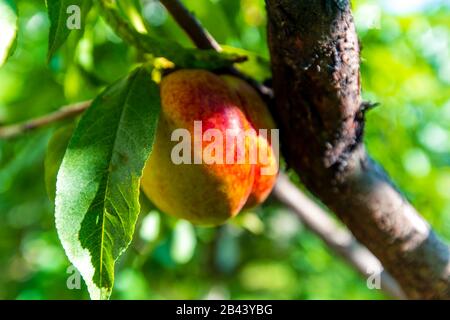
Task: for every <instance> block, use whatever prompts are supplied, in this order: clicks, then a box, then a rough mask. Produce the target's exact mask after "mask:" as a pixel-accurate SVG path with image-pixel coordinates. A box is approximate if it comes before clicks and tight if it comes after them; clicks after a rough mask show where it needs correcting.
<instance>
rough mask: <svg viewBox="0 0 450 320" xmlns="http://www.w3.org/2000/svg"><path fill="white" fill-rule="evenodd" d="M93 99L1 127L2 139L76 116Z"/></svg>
mask: <svg viewBox="0 0 450 320" xmlns="http://www.w3.org/2000/svg"><path fill="white" fill-rule="evenodd" d="M91 102H92V101H90V100H89V101H83V102H79V103H75V104H71V105H67V106H63V107H61V108H60V109H59V110H57V111H55V112H53V113H49V114H47V115H44V116H42V117H40V118H36V119H31V120H28V121H25V122H22V123H18V124H13V125H9V126H4V127H0V139H11V138H14V137H17V136H19V135H21V134H24V133H26V132H29V131H32V130H35V129H38V128H41V127H45V126H47V125H50V124H52V123H54V122H58V121H61V120H64V119H69V118H73V117H76V116H77V115H79V114H80V113H82V112H83V111H84V110H86V109H87V108H88V107H89V106H90V105H91Z"/></svg>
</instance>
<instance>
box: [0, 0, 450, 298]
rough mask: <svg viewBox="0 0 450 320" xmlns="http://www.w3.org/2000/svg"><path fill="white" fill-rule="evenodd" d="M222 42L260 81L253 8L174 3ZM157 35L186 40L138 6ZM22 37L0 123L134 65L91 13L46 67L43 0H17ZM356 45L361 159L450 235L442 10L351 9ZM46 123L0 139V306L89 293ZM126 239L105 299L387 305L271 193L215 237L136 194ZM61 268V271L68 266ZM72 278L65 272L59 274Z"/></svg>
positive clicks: (448, 70) (449, 116) (362, 0)
mask: <svg viewBox="0 0 450 320" xmlns="http://www.w3.org/2000/svg"><path fill="white" fill-rule="evenodd" d="M184 2H185V3H186V4H187V6H188V7H189V8H190V9H191V10H193V11H194V12H195V14H196V16H197V17H198V18H199V19H200V20H201V21H202V23H203V24H204V25H205V27H207V28H208V30H209V31H210V32H211V33H212V34H213V35H214V37H216V38H217V40H218V41H219V42H220V43H221V44H224V45H227V46H230V47H236V48H242V49H245V50H248V51H251V52H254V53H255V54H256V56H257V57H258V58H257V59H253V60H252V62H250V63H248V65H247V69H248V70H250V71H251V73H252V75H253V76H254V77H255V78H257V79H259V80H263V79H265V78H267V77H269V76H270V73H269V70H268V68H267V66H268V63H267V60H268V59H269V56H268V50H267V45H266V31H265V28H266V16H265V11H264V1H263V0H195V1H193V0H188V1H184ZM143 3H144V4H143V8H144V9H143V13H144V16H145V17H146V19H147V22H148V23H149V25H151V27H152V32H153V33H154V34H156V35H159V36H163V37H166V38H171V39H173V40H176V41H178V42H180V43H182V44H183V45H185V46H191V43H190V42H189V40H188V39H187V37H186V36H185V35H184V33H183V32H182V31H181V30H180V29H179V28H178V27H177V25H176V24H175V23H174V21H173V20H172V19H171V18H170V17H169V15H168V13H167V12H166V11H165V9H164V8H163V7H162V6H161V5H160V4H159V2H157V1H143ZM17 5H18V9H19V13H20V15H19V36H18V44H17V48H16V51H15V53H14V55H13V56H12V57H11V58H10V59H9V61H8V62H7V63H6V65H4V66H3V67H1V68H0V124H8V123H14V122H17V121H22V120H25V119H29V118H32V117H36V116H39V115H43V114H45V113H48V112H50V111H54V110H56V109H57V108H58V107H59V106H61V105H64V104H67V103H71V102H77V101H81V100H85V99H90V98H93V97H94V96H96V95H97V94H98V93H99V92H100V91H101V89H102V88H104V86H105V85H107V84H110V83H112V82H113V81H115V80H116V79H118V78H119V77H122V76H124V75H125V74H127V73H128V72H129V71H130V70H132V69H133V67H134V66H135V64H134V62H135V61H136V60H135V59H136V55H137V54H136V52H135V51H134V50H133V49H131V48H130V47H129V46H127V45H125V44H124V43H123V42H122V41H121V40H120V39H119V38H118V37H117V36H115V35H114V33H113V32H112V31H111V30H110V29H109V28H108V27H107V26H106V24H105V23H104V22H103V21H102V20H101V19H99V18H98V14H97V13H96V12H95V11H93V12H91V14H90V15H89V16H88V17H87V31H86V33H85V34H84V36H83V38H82V40H81V42H79V44H78V46H75V45H74V44H75V43H76V41H75V40H76V39H75V37H72V36H71V37H69V40H68V42H67V43H66V44H65V45H64V46H63V47H62V48H61V49H60V50H59V51H58V53H57V54H56V55H55V56H54V57H53V58H52V59H51V61H50V62H49V64H47V41H48V29H49V21H48V17H47V13H46V9H45V6H44V1H37V0H34V1H30V0H28V1H24V0H21V1H17ZM353 7H354V15H355V20H356V23H357V28H358V33H359V36H360V39H361V42H362V46H363V52H362V64H361V71H362V84H363V95H364V97H365V99H366V100H369V101H372V102H379V103H380V104H381V105H380V106H379V107H377V108H376V109H375V110H373V111H371V112H370V113H369V115H368V123H367V130H366V131H367V134H366V142H367V147H368V149H369V151H370V153H371V154H372V155H373V157H374V158H375V159H377V160H378V161H379V162H380V163H381V164H383V166H384V167H385V168H386V169H387V171H388V172H389V174H390V175H391V177H392V178H393V180H394V181H395V183H396V184H397V185H398V186H399V187H400V188H401V189H402V190H403V191H404V193H405V194H406V196H407V197H408V199H409V200H410V201H411V202H412V203H413V204H414V205H415V206H416V207H417V208H418V210H419V211H420V212H421V213H422V214H423V215H424V216H425V218H426V219H427V220H428V221H429V222H430V223H431V224H432V226H433V227H434V228H435V229H436V230H437V232H438V233H439V235H440V236H442V237H443V238H444V239H446V240H448V241H450V139H449V136H450V7H449V6H448V5H445V4H444V1H432V0H430V1H423V0H422V1H419V0H415V1H406V0H396V1H389V0H385V1H369V0H358V1H353ZM57 128H58V126H53V127H49V128H46V129H42V130H39V131H36V132H33V133H29V134H26V135H24V136H22V137H20V138H17V139H14V140H9V141H2V140H0V299H87V298H88V294H87V291H86V288H85V286H84V284H83V283H81V290H76V289H75V290H70V289H68V288H67V284H66V282H67V280H68V278H69V277H70V276H71V274H72V273H68V267H69V266H70V265H69V262H68V260H67V258H66V256H65V254H64V251H63V249H62V246H61V245H60V243H59V240H58V238H57V234H56V229H55V225H54V214H53V211H54V207H53V204H52V202H51V201H50V200H49V198H48V196H47V193H46V187H45V181H44V158H45V152H46V147H47V143H48V140H49V138H50V137H51V134H52V132H54V130H55V129H57ZM143 204H144V205H143V207H142V213H141V215H140V219H139V222H138V225H137V229H136V233H135V239H134V241H133V243H132V245H131V246H130V248H129V249H128V251H127V252H126V253H125V255H124V256H123V257H122V258H121V259H120V260H119V262H118V264H117V270H116V283H115V288H114V291H113V295H112V298H113V299H191V298H192V299H194V298H195V299H204V298H231V299H264V298H269V299H384V298H386V297H385V296H384V295H383V294H382V293H381V292H380V291H377V290H369V289H368V288H367V286H366V281H365V279H363V278H361V277H360V276H359V275H358V274H357V273H356V272H355V271H354V270H353V269H352V268H351V267H349V266H348V265H346V264H345V263H344V262H343V261H342V260H341V259H340V258H339V257H337V256H336V255H335V254H334V253H333V252H332V251H330V250H329V249H328V248H327V247H326V246H325V245H324V244H323V243H322V242H321V241H320V240H319V239H318V238H317V237H316V236H315V235H314V234H312V233H310V232H309V231H308V230H307V229H306V228H304V227H303V226H302V224H301V223H300V222H299V221H298V219H297V218H296V217H295V216H294V215H293V214H292V213H290V212H289V211H288V210H287V209H284V208H283V207H282V206H280V205H279V204H277V203H276V202H275V201H274V200H273V199H269V201H268V202H267V203H266V204H265V205H264V206H263V207H261V208H257V209H255V210H254V211H252V212H249V213H245V214H242V215H240V216H239V217H238V218H237V219H235V220H233V221H231V222H230V223H228V224H227V225H224V226H222V227H220V228H215V229H206V228H196V227H193V226H192V225H191V224H189V223H188V222H185V221H180V220H176V219H173V218H170V217H167V216H166V215H164V214H162V213H160V212H158V211H157V210H155V209H154V208H152V206H151V204H149V203H148V202H147V201H146V200H145V199H143ZM71 271H72V270H71V269H69V272H71ZM69 280H70V278H69Z"/></svg>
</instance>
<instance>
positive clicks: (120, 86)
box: [55, 69, 160, 299]
mask: <svg viewBox="0 0 450 320" xmlns="http://www.w3.org/2000/svg"><path fill="white" fill-rule="evenodd" d="M159 106H160V101H159V88H158V86H157V85H156V84H155V83H154V82H152V80H151V78H150V75H149V74H148V72H146V71H144V70H143V69H138V70H137V71H135V72H133V73H132V74H131V75H130V76H128V77H126V78H124V79H122V80H120V81H118V82H117V83H115V84H114V85H112V86H110V87H109V88H107V89H106V90H105V91H104V92H103V93H102V94H101V95H100V96H99V97H98V98H97V99H96V100H95V101H94V102H93V104H92V106H91V107H90V108H89V109H88V110H87V111H86V113H85V114H84V115H83V117H82V118H81V120H80V122H79V124H78V126H77V128H76V129H75V132H74V134H73V136H72V138H71V140H70V142H69V146H68V148H67V151H66V154H65V156H64V159H63V162H62V164H61V168H60V170H59V172H58V178H57V187H56V201H55V203H56V213H55V215H56V227H57V229H58V235H59V237H60V240H61V242H62V244H63V246H64V249H65V251H66V254H67V256H68V257H69V259H70V261H71V262H72V263H73V264H74V265H75V267H76V268H77V269H78V270H79V271H80V273H81V275H82V276H83V278H84V280H85V282H86V284H87V286H88V290H89V293H90V295H91V298H92V299H107V298H108V297H109V295H110V294H111V289H112V286H113V281H114V263H115V261H116V260H117V258H118V257H119V256H120V255H121V253H122V252H123V251H124V250H125V249H126V248H127V246H128V245H129V243H130V241H131V238H132V235H133V232H134V227H135V223H136V219H137V216H138V213H139V182H140V177H141V175H142V170H143V168H144V165H145V162H146V160H147V158H148V156H149V155H150V153H151V149H152V145H153V140H154V135H155V131H156V126H157V120H158V116H159Z"/></svg>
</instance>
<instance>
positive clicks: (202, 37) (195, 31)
mask: <svg viewBox="0 0 450 320" xmlns="http://www.w3.org/2000/svg"><path fill="white" fill-rule="evenodd" d="M160 1H161V3H162V4H163V5H164V6H165V7H166V9H167V10H168V11H169V12H170V14H171V15H172V16H173V18H174V19H175V21H176V22H177V23H178V24H179V25H180V27H181V28H182V29H183V30H184V31H185V32H186V33H187V34H188V36H189V38H191V40H192V42H194V44H195V45H196V46H197V48H199V49H214V50H216V51H221V50H222V48H221V47H220V45H219V44H218V43H217V41H216V40H215V39H214V38H213V37H212V36H211V34H210V33H209V32H208V31H207V30H206V29H204V28H203V27H202V25H201V23H200V21H198V20H197V19H195V18H194V16H193V14H192V13H190V12H189V11H188V10H187V8H186V7H185V6H183V4H182V3H181V2H180V1H179V0H160Z"/></svg>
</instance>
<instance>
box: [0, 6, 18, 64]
mask: <svg viewBox="0 0 450 320" xmlns="http://www.w3.org/2000/svg"><path fill="white" fill-rule="evenodd" d="M0 30H1V36H0V66H2V65H3V64H4V63H5V62H6V60H7V59H8V58H9V57H10V56H11V55H12V54H13V52H14V49H15V47H16V40H17V8H16V5H15V4H14V1H12V0H0Z"/></svg>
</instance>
